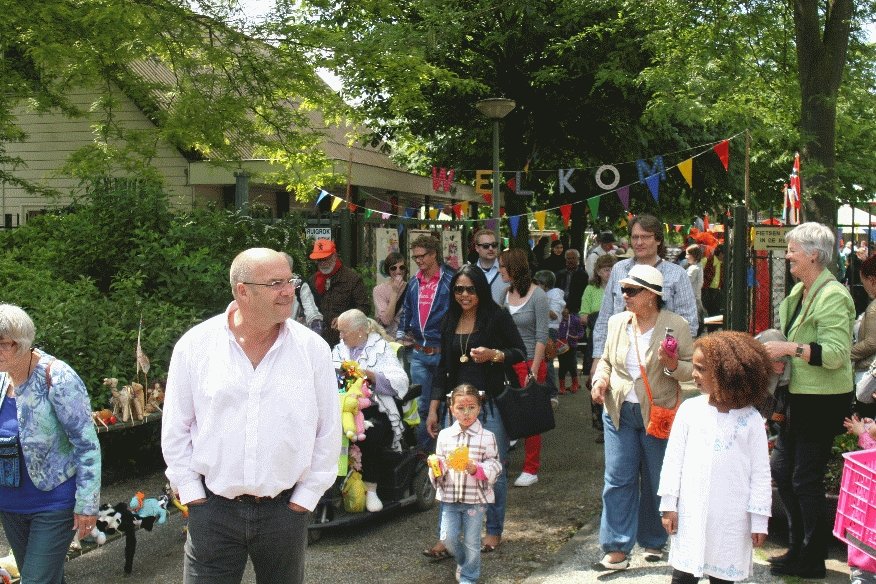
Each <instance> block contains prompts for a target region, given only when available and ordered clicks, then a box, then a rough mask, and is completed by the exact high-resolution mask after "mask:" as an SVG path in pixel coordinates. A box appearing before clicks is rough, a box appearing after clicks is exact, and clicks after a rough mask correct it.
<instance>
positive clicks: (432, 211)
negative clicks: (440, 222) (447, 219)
mask: <svg viewBox="0 0 876 584" xmlns="http://www.w3.org/2000/svg"><path fill="white" fill-rule="evenodd" d="M436 217H438V209H429V219H435V218H436Z"/></svg>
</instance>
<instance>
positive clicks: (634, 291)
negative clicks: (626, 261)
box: [621, 286, 644, 298]
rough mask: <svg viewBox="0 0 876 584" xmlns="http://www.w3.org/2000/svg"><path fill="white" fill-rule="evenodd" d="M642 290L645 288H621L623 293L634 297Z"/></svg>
mask: <svg viewBox="0 0 876 584" xmlns="http://www.w3.org/2000/svg"><path fill="white" fill-rule="evenodd" d="M642 290H644V288H629V287H626V286H624V287H623V288H621V294H626V295H627V297H629V298H632V297H633V296H635V295H636V294H638V293H639V292H641V291H642Z"/></svg>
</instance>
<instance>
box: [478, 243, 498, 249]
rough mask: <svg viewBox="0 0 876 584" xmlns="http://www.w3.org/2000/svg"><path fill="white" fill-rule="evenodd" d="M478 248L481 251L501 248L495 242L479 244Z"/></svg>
mask: <svg viewBox="0 0 876 584" xmlns="http://www.w3.org/2000/svg"><path fill="white" fill-rule="evenodd" d="M478 247H479V248H481V249H496V248H497V247H499V244H498V243H496V242H495V241H494V242H492V243H479V244H478Z"/></svg>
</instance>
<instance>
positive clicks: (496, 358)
mask: <svg viewBox="0 0 876 584" xmlns="http://www.w3.org/2000/svg"><path fill="white" fill-rule="evenodd" d="M493 351H495V353H493V358H492V359H490V361H492V362H493V363H498V362H499V357H500V356H501V357H502V359H501V360H502V361H504V360H505V353H503V352H502V351H500V350H499V349H493Z"/></svg>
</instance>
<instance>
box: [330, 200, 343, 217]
mask: <svg viewBox="0 0 876 584" xmlns="http://www.w3.org/2000/svg"><path fill="white" fill-rule="evenodd" d="M343 202H344V199H342V198H340V197H335V200H334V201H332V213H334V212H335V211H337V209H338V207H340V206H341V203H343Z"/></svg>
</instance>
